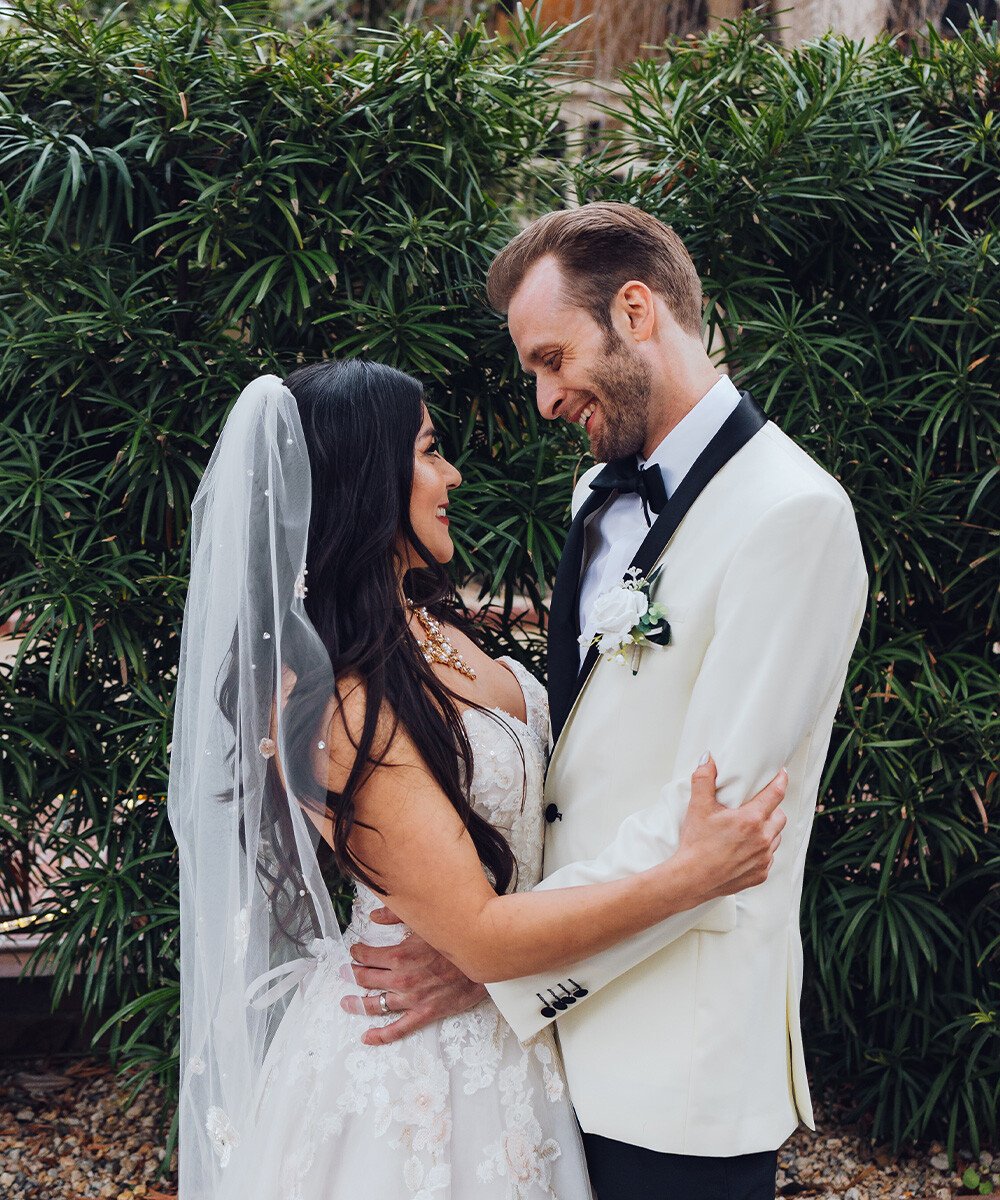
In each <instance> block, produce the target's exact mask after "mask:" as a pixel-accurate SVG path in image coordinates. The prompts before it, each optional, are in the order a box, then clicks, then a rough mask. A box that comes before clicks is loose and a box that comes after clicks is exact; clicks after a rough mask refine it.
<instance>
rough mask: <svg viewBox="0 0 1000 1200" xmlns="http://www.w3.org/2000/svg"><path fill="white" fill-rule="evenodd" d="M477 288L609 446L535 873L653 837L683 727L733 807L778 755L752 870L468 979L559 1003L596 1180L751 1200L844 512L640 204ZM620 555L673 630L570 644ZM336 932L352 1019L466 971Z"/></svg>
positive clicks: (559, 644)
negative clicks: (752, 385)
mask: <svg viewBox="0 0 1000 1200" xmlns="http://www.w3.org/2000/svg"><path fill="white" fill-rule="evenodd" d="M487 287H488V293H489V298H490V301H491V303H492V304H493V305H494V307H496V308H497V309H499V310H500V311H503V312H506V314H507V318H508V323H509V328H510V333H511V337H512V338H513V340H514V343H515V345H516V347H517V351H518V354H519V356H520V359H521V363H522V365H523V367H524V369H525V370H526V371H528V372H529V373H531V374H532V375H534V376H535V379H536V386H537V402H538V408H539V411H540V412H541V413H542V415H543V416H544V417H546V418H548V419H552V420H554V419H557V418H561V419H563V420H567V421H573V422H575V423H577V424H581V425H583V426H584V428H585V429H586V431H587V434H588V436H589V438H590V443H591V446H592V449H593V452H594V457H595V458H596V459H598V460H599V464H604V463H607V464H608V465H607V466H604V465H598V466H596V467H594V468H593V469H591V470H590V471H588V472H587V473H586V474H585V475H584V476H583V478H582V479H581V480H580V482H579V484H578V486H577V488H576V492H575V494H574V497H573V513H574V517H573V523H572V525H571V527H570V531H569V536H568V538H567V543H566V548H565V551H564V553H563V557H562V560H561V562H560V564H559V570H558V574H557V578H556V584H555V588H554V591H553V595H552V601H551V611H550V623H549V697H550V703H551V711H552V726H553V738H554V741H555V746H554V750H553V754H552V759H551V763H550V766H549V772H548V777H547V781H546V792H545V802H546V819H547V820H548V821H549V825H548V828H547V835H546V844H545V871H546V877H545V879H544V881H543V882H542V883H541V884H540V885H539V886H540V887H541V888H556V887H570V886H575V885H579V884H584V883H595V882H600V881H604V880H611V879H616V878H621V877H622V876H624V875H627V874H629V873H632V872H637V871H641V870H643V869H645V868H646V867H649V866H650V865H652V864H653V863H655V862H658V861H661V860H663V859H665V858H667V857H669V856H670V855H671V854H673V853H674V851H675V850H676V848H677V845H678V837H679V831H680V825H681V822H682V819H683V815H684V808H685V805H686V802H687V798H688V796H689V780H690V775H691V772H692V770H693V769H694V767H695V765H696V764H697V763H698V761H699V759H700V758H701V756H702V755H703V753H704V752H706V751H710V752H711V753H712V756H713V758H714V760H715V762H716V763H717V765H718V785H719V799H720V800H721V802H722V803H725V804H729V805H731V806H736V805H738V804H740V803H742V802H743V801H744V800H745V799H747V798H748V797H750V796H752V795H753V794H754V793H755V792H756V791H757V790H759V789H760V788H761V787H763V786H764V784H765V783H767V781H768V780H769V779H771V777H772V776H773V775H774V774H775V773H776V771H777V770H778V768H779V767H781V766H782V765H783V764H784V765H787V768H788V773H789V784H788V792H787V795H786V798H785V802H784V809H785V812H786V814H787V816H788V825H787V826H786V829H785V834H784V837H783V840H782V843H781V846H780V847H779V849H778V852H777V855H776V857H775V861H774V866H773V868H772V871H771V874H770V876H769V878H768V879H767V881H766V883H764V884H763V885H761V886H760V887H756V888H753V889H751V890H749V891H746V892H744V893H741V894H740V895H738V896H735V897H733V896H727V897H723V898H722V899H720V900H716V901H713V902H712V903H710V904H706V905H703V906H701V907H700V908H697V909H694V910H691V911H689V912H685V913H681V914H679V915H678V916H675V917H672V918H671V919H670V920H668V921H666V922H664V923H663V924H662V925H659V926H656V927H654V928H653V929H650V930H648V931H646V932H645V933H643V934H640V935H639V936H637V937H635V938H632V939H631V940H629V941H627V942H624V943H622V944H620V945H618V946H615V947H613V948H612V949H610V950H607V951H605V952H603V953H601V954H598V955H595V956H594V957H593V958H590V959H588V960H586V961H584V962H579V963H574V964H572V966H571V967H568V968H567V969H566V971H565V972H564V973H562V974H560V975H559V977H558V978H557V977H556V976H555V975H554V974H551V975H550V974H545V975H544V976H543V975H539V976H537V977H533V978H529V979H516V980H511V981H508V982H505V983H499V984H491V985H489V992H490V994H491V995H492V997H493V999H494V1001H495V1002H496V1004H497V1005H498V1007H499V1008H500V1010H501V1012H502V1013H503V1015H504V1016H505V1017H506V1018H507V1020H508V1021H509V1022H510V1024H511V1025H512V1027H513V1028H514V1030H515V1032H516V1033H517V1034H518V1036H519V1037H521V1038H527V1037H530V1036H531V1035H532V1034H534V1033H536V1032H537V1031H538V1030H539V1029H541V1028H542V1027H543V1026H544V1025H545V1024H547V1023H548V1022H549V1021H550V1020H552V1019H553V1018H554V1017H556V1016H558V1018H559V1026H558V1028H559V1040H560V1044H561V1047H562V1052H563V1058H564V1061H565V1067H566V1074H567V1078H568V1081H569V1086H570V1093H571V1095H572V1098H573V1102H574V1105H575V1107H576V1112H577V1116H578V1118H579V1121H580V1125H581V1127H582V1129H583V1131H584V1141H585V1144H586V1149H587V1159H588V1164H589V1167H590V1172H591V1178H592V1179H593V1182H594V1186H595V1189H596V1192H597V1195H598V1197H599V1200H626V1198H628V1200H635V1198H637V1197H646V1196H649V1197H664V1200H668V1198H669V1200H773V1196H774V1183H775V1170H776V1151H777V1147H778V1146H780V1144H781V1143H782V1142H783V1141H784V1140H785V1139H786V1138H787V1137H788V1136H789V1135H790V1134H791V1133H792V1131H793V1130H794V1129H795V1127H796V1125H797V1124H798V1122H799V1121H803V1122H805V1123H806V1124H807V1125H810V1126H811V1124H812V1109H811V1105H810V1100H809V1092H808V1086H807V1082H806V1074H805V1065H804V1062H803V1056H802V1045H801V1038H800V1032H799V1013H798V1008H799V995H800V992H801V985H802V948H801V941H800V937H799V928H798V911H799V900H800V896H801V890H802V877H803V870H804V861H805V855H806V847H807V843H808V839H809V832H810V827H811V823H812V818H813V813H814V809H815V803H816V796H817V790H818V787H819V783H820V778H821V775H822V770H823V765H824V761H825V758H826V752H827V748H828V746H829V741H830V733H831V728H832V723H833V718H834V713H835V711H836V708H837V704H838V701H839V700H840V697H841V693H842V689H843V685H844V679H845V675H846V671H847V666H848V661H849V659H850V655H851V651H852V649H853V646H854V643H855V640H856V638H857V634H858V629H859V627H860V624H861V619H862V616H863V614H864V611H865V607H866V603H867V577H866V573H865V567H864V562H863V558H862V554H861V547H860V543H859V540H858V533H857V527H856V523H855V519H854V513H853V511H852V508H851V505H850V502H849V500H848V498H847V496H846V495H845V493H844V491H843V490H842V488H841V487H840V486H839V484H837V483H836V482H835V480H834V479H833V478H832V477H831V476H830V475H828V474H827V473H826V472H825V471H824V470H823V469H822V468H821V467H819V466H818V465H817V464H816V463H815V462H814V461H813V460H812V459H811V458H810V457H809V456H808V455H807V454H805V453H804V452H803V451H802V450H801V449H799V447H798V446H796V445H795V443H794V442H792V441H791V440H790V439H789V438H787V437H786V436H785V435H784V434H783V433H781V431H780V430H779V429H778V428H777V426H775V425H773V424H772V423H771V422H769V421H767V420H766V418H765V417H764V415H763V413H762V412H761V410H760V409H759V408H758V406H757V405H756V403H755V402H754V400H753V398H752V397H751V395H750V393H749V392H743V393H741V392H739V391H738V390H737V389H736V388H735V387H734V386H733V384H732V383H730V381H729V379H728V378H727V377H726V376H724V375H721V374H720V373H719V372H718V371H717V369H716V368H715V367H714V366H713V364H712V362H711V360H710V358H709V356H708V355H707V353H706V352H705V349H704V347H703V344H702V337H701V321H702V296H701V286H700V282H699V279H698V276H697V273H696V271H695V268H694V265H693V263H692V261H691V259H690V256H689V255H688V253H687V251H686V250H685V249H684V246H683V244H682V243H681V241H680V240H679V238H678V237H677V236H676V234H674V233H673V231H672V230H670V229H669V228H667V227H666V226H664V225H663V224H661V223H660V222H659V221H657V220H656V219H655V218H653V217H651V216H649V215H648V214H646V213H643V212H641V211H640V210H639V209H636V208H633V207H631V206H629V205H622V204H608V203H596V204H588V205H584V206H583V207H581V208H578V209H575V210H572V211H567V212H556V213H550V214H548V215H547V216H545V217H542V218H541V219H540V220H537V221H535V222H534V223H532V224H531V225H529V226H528V227H527V228H526V229H525V230H524V231H523V232H522V233H520V234H519V235H518V236H517V237H516V238H514V240H513V241H512V242H511V243H510V244H509V245H508V246H506V247H505V248H504V249H503V250H502V251H501V252H500V254H499V255H498V256H497V258H496V260H495V261H494V263H493V265H492V267H491V268H490V272H489V277H488V281H487ZM630 568H631V569H634V570H637V571H638V572H639V573H640V576H641V577H642V578H644V579H648V578H649V577H650V575H651V573H652V572H653V571H657V576H656V580H655V584H654V586H653V588H652V593H651V598H652V599H654V600H655V601H657V602H658V603H659V604H661V605H663V606H664V607H665V609H666V613H667V617H666V619H667V621H668V622H669V624H670V631H671V634H670V640H669V643H668V644H667V645H652V646H648V647H646V648H644V649H643V650H642V652H641V655H640V656H639V657H638V658H637V659H636V660H635V661H634V662H633V661H632V660H629V662H628V663H626V664H625V665H622V664H620V663H617V662H614V661H608V660H606V659H604V658H602V657H601V656H600V655H599V654H598V651H597V649H596V647H592V646H591V643H592V641H593V639H594V638H597V637H600V636H601V635H602V633H604V634H608V633H613V632H615V629H613V628H612V626H613V625H614V617H615V607H616V588H617V586H618V585H619V584H620V583H621V581H622V579H623V578H624V577H625V575H626V572H627V571H628V570H629V569H630ZM617 599H618V600H619V601H620V596H617ZM618 607H619V608H620V607H621V606H620V604H619V605H618ZM630 667H633V668H635V670H634V671H633V669H630ZM389 919H390V917H389V916H388V915H387V916H386V920H389ZM355 957H356V958H357V960H358V966H357V969H356V973H357V975H358V979H359V982H360V983H361V984H362V985H363V986H365V987H371V988H378V989H380V990H389V991H391V992H392V993H393V1008H394V1009H398V1010H400V1011H401V1012H402V1013H403V1016H402V1017H401V1018H400V1019H399V1020H398V1021H397V1022H396V1023H395V1025H392V1026H390V1027H388V1029H383V1030H371V1031H369V1034H368V1035H366V1040H368V1041H370V1042H383V1041H388V1040H394V1039H395V1038H397V1037H400V1036H402V1035H403V1034H405V1033H406V1032H409V1031H410V1030H411V1029H413V1028H416V1027H418V1026H420V1025H422V1024H424V1023H426V1022H427V1021H429V1020H432V1019H434V1018H437V1017H441V1016H444V1015H449V1014H451V1013H453V1012H457V1011H461V1010H462V1009H464V1008H467V1007H469V1006H470V1004H472V1003H474V1002H475V1001H477V1000H478V999H479V998H481V995H482V993H481V991H480V990H478V989H477V988H476V987H475V985H473V984H470V983H468V981H465V980H463V979H462V978H461V977H459V976H458V975H457V972H456V971H455V969H454V968H453V967H452V966H451V965H450V964H449V963H447V962H445V961H444V960H443V959H441V958H439V957H438V956H437V955H436V954H435V953H434V952H433V951H432V950H430V948H429V947H427V946H425V945H424V944H423V943H421V942H420V940H419V939H418V938H416V937H414V938H410V939H408V940H407V941H406V942H404V943H403V944H402V946H401V947H393V948H391V949H383V950H379V949H377V948H371V947H365V946H359V947H356V948H355ZM570 980H572V981H573V984H572V985H571V984H570ZM574 992H577V993H578V994H577V995H576V996H573V999H567V996H568V995H572V994H573V993H574ZM580 992H585V994H584V995H579V993H580ZM570 1005H572V1007H570ZM567 1200H576V1198H572V1197H570V1198H567Z"/></svg>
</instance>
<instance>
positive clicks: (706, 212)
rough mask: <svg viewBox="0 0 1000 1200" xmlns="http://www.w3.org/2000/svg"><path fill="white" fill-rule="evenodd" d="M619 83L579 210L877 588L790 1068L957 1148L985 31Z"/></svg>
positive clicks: (999, 157)
mask: <svg viewBox="0 0 1000 1200" xmlns="http://www.w3.org/2000/svg"><path fill="white" fill-rule="evenodd" d="M624 82H625V88H626V93H625V100H624V109H625V112H624V117H623V128H622V129H621V141H619V142H617V143H616V144H615V146H614V147H613V148H612V151H611V153H610V154H609V155H608V156H607V157H605V158H603V159H599V160H592V161H589V162H585V163H584V164H583V165H582V168H581V170H580V172H579V179H578V186H579V189H580V192H581V194H585V195H587V196H588V197H590V198H603V199H619V200H626V201H629V202H634V203H636V204H639V205H641V206H642V207H644V208H646V209H647V210H648V211H650V212H653V213H655V214H656V215H657V216H659V217H661V218H662V219H663V220H665V221H667V222H669V223H670V224H672V225H673V226H674V227H675V228H676V229H677V231H678V232H679V233H680V235H681V236H682V237H683V239H684V241H685V243H686V244H687V246H688V247H689V248H690V250H691V252H692V254H693V256H694V259H695V262H696V263H697V265H698V267H699V270H700V271H701V274H702V277H703V279H704V283H705V292H706V295H707V298H708V300H709V302H710V308H709V314H708V323H709V326H710V330H711V333H712V335H713V336H714V337H715V339H716V342H717V345H718V346H719V349H720V355H721V356H722V357H723V358H724V359H725V361H726V362H727V363H728V364H729V367H730V369H731V371H732V373H733V375H734V376H735V377H736V378H737V379H738V380H739V382H740V383H741V384H744V385H746V386H749V387H750V388H752V390H753V391H754V392H755V394H756V395H757V397H758V399H759V400H761V401H762V402H763V404H764V405H765V407H766V408H767V409H768V411H769V413H770V415H771V416H772V418H773V419H774V420H776V421H777V422H778V423H779V424H780V425H781V426H782V427H783V428H784V429H785V430H786V431H787V432H788V433H789V434H791V435H792V436H793V437H794V438H795V439H796V440H797V441H798V442H799V443H800V444H801V445H802V446H804V447H805V449H807V450H808V451H809V452H810V453H811V454H812V455H814V456H815V457H816V458H817V459H818V460H819V461H820V462H821V463H823V464H824V465H825V466H826V467H827V468H828V469H829V470H830V471H832V472H833V473H834V474H835V475H836V476H837V477H838V478H839V479H840V480H841V481H842V482H843V484H844V486H845V487H846V488H847V490H848V492H849V493H850V495H851V497H852V499H853V501H854V504H855V506H856V508H857V512H858V519H859V523H860V526H861V533H862V538H863V541H864V545H865V550H866V556H867V560H868V564H869V570H870V574H871V581H872V599H871V607H870V610H869V614H868V619H867V621H866V622H865V626H864V628H863V631H862V634H861V640H860V644H859V647H858V651H857V653H856V655H855V657H854V662H853V665H852V667H851V672H850V676H849V679H848V682H847V687H846V690H845V694H844V703H843V706H842V708H841V711H840V714H839V717H838V721H837V726H836V729H835V731H834V736H833V743H832V747H831V752H830V759H829V763H828V767H827V773H826V778H825V781H824V784H823V793H822V795H821V809H820V813H819V816H818V818H817V821H816V827H815V831H814V835H813V842H812V850H811V854H810V858H809V866H808V873H807V877H806V888H805V895H804V904H803V913H802V918H803V928H804V931H805V935H806V943H807V956H808V957H807V967H806V985H805V1002H806V1011H807V1015H808V1046H809V1051H810V1062H811V1064H812V1065H813V1066H814V1067H815V1068H817V1071H818V1074H819V1075H820V1076H821V1077H822V1078H824V1079H828V1080H831V1081H849V1082H851V1083H852V1084H853V1085H854V1090H855V1094H856V1096H857V1097H858V1100H859V1102H860V1103H859V1107H860V1108H861V1109H862V1111H864V1112H866V1113H867V1115H868V1117H869V1119H870V1122H871V1129H872V1132H873V1134H874V1135H875V1136H877V1137H879V1138H891V1139H892V1140H894V1141H897V1142H898V1141H900V1140H902V1139H905V1138H910V1137H923V1136H928V1135H934V1136H942V1135H943V1136H945V1137H946V1138H947V1139H948V1140H949V1143H950V1144H952V1145H953V1144H954V1143H955V1141H956V1139H958V1141H959V1144H960V1145H962V1144H968V1143H969V1142H971V1143H972V1144H973V1145H974V1146H978V1143H979V1140H980V1139H981V1138H995V1137H996V1134H997V1111H998V1108H1000V982H998V970H997V967H998V962H1000V830H998V826H1000V807H998V804H997V797H998V788H997V769H998V757H1000V754H998V731H1000V722H998V717H997V697H998V692H1000V675H998V670H997V666H998V661H1000V660H998V650H1000V646H998V645H997V641H996V639H997V637H998V634H997V581H998V577H1000V572H998V566H1000V539H998V528H997V527H998V525H1000V520H998V517H1000V468H998V466H997V449H998V445H1000V403H998V383H1000V355H998V353H997V329H998V328H1000V271H998V251H1000V237H998V233H1000V230H998V224H1000V221H998V216H1000V207H998V197H1000V187H998V184H997V180H998V178H1000V141H998V138H1000V121H997V120H996V116H997V109H998V102H1000V47H998V36H997V28H996V26H995V25H994V26H993V27H992V28H989V29H988V28H985V27H983V26H982V25H979V24H974V25H973V26H972V27H971V28H970V30H969V31H968V32H967V33H966V34H964V35H963V36H961V37H960V38H956V39H955V40H953V41H942V40H941V39H940V38H938V37H936V36H933V35H932V36H931V37H930V39H929V41H928V43H927V44H926V47H925V48H924V49H917V50H913V51H912V52H911V53H904V51H903V50H902V49H901V48H900V47H899V46H897V45H895V44H892V43H890V42H887V41H880V42H877V43H876V44H874V45H870V46H862V45H856V44H851V43H850V42H847V41H843V40H841V39H837V38H827V39H823V40H820V41H816V42H812V43H809V44H807V45H804V46H802V47H801V48H799V49H796V50H793V51H792V52H790V53H789V52H786V51H782V50H780V49H778V48H776V47H774V46H773V45H770V44H769V43H768V42H767V40H766V39H765V36H764V32H763V29H762V28H761V26H760V24H759V23H758V22H756V21H754V20H752V19H751V20H749V21H747V22H746V23H744V24H742V25H741V26H739V27H734V28H729V29H727V30H726V31H724V32H723V33H721V34H719V35H715V36H710V37H708V38H706V39H704V40H701V41H697V42H692V41H685V42H682V43H679V44H676V45H673V46H671V47H670V48H669V53H668V55H667V57H666V61H664V62H658V63H653V62H648V61H647V62H640V63H638V64H636V65H635V66H634V67H633V68H632V69H631V70H630V71H629V72H627V73H626V75H625V80H624ZM613 172H616V173H613Z"/></svg>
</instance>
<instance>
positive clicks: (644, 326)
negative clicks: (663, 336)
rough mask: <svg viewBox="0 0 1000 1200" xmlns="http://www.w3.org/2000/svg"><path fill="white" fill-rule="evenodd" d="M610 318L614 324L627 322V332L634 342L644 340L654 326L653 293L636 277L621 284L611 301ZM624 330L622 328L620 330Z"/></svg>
mask: <svg viewBox="0 0 1000 1200" xmlns="http://www.w3.org/2000/svg"><path fill="white" fill-rule="evenodd" d="M613 308H614V309H617V312H613V313H612V318H613V319H614V318H615V317H617V320H616V321H615V324H616V325H618V324H622V325H625V324H627V328H628V334H629V335H630V336H631V338H632V340H633V341H634V342H645V341H647V340H648V339H649V338H651V337H652V336H653V330H654V329H655V328H656V306H655V304H654V302H653V293H652V292H651V291H650V290H649V288H648V287H647V285H646V284H644V283H642V282H641V281H640V280H638V279H630V280H629V281H628V283H624V284H622V286H621V287H620V288H619V289H618V294H617V295H616V296H615V298H614V301H613ZM622 332H624V330H623V331H622Z"/></svg>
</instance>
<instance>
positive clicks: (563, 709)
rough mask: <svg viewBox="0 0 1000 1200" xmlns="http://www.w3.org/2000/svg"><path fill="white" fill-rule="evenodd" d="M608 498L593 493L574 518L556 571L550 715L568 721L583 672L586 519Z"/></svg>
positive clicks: (551, 607)
mask: <svg viewBox="0 0 1000 1200" xmlns="http://www.w3.org/2000/svg"><path fill="white" fill-rule="evenodd" d="M607 500H608V497H607V496H606V495H601V494H599V493H598V492H591V493H590V494H589V495H588V496H587V498H586V499H585V500H584V502H583V504H582V505H581V506H580V510H579V512H578V513H577V514H576V516H575V517H574V518H573V523H572V524H571V525H570V527H569V533H567V535H566V545H565V546H564V547H563V552H562V557H561V558H560V559H559V566H558V568H557V570H556V581H555V583H554V584H553V586H552V599H551V600H550V601H549V627H548V668H549V670H548V688H549V708H550V711H551V712H552V713H553V714H555V713H561V714H562V719H561V720H560V727H561V724H562V720H565V716H566V713H568V712H569V710H570V706H571V705H572V703H573V696H574V695H575V687H576V677H577V675H578V674H579V671H580V642H579V637H580V630H579V627H578V625H577V607H578V604H577V600H578V596H579V591H580V568H581V567H582V565H583V550H584V542H585V526H586V523H587V518H588V517H589V516H590V514H591V513H593V512H596V511H597V509H599V508H600V507H601V505H602V504H605V503H607Z"/></svg>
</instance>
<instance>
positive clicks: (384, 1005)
mask: <svg viewBox="0 0 1000 1200" xmlns="http://www.w3.org/2000/svg"><path fill="white" fill-rule="evenodd" d="M378 1006H379V1008H380V1009H381V1010H382V1015H383V1016H385V1017H387V1016H388V1015H389V1014H390V1013H391V1012H392V1009H391V1008H390V1007H389V1001H388V1000H387V999H386V995H385V992H379V994H378Z"/></svg>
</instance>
